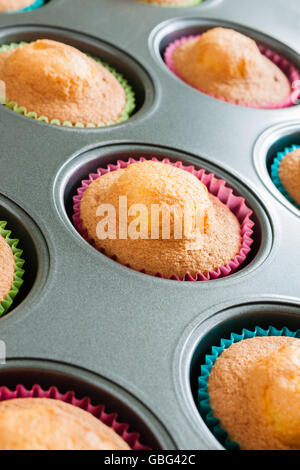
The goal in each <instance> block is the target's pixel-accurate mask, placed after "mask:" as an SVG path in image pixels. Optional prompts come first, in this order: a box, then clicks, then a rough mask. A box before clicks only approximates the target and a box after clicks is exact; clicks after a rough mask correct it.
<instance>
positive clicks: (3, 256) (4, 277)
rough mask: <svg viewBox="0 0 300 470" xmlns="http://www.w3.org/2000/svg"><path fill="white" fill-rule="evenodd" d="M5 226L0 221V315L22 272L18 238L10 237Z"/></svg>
mask: <svg viewBox="0 0 300 470" xmlns="http://www.w3.org/2000/svg"><path fill="white" fill-rule="evenodd" d="M5 227H6V222H4V221H0V317H1V315H3V314H4V313H6V312H7V310H8V309H9V308H10V307H11V305H12V303H13V299H14V298H15V296H16V295H17V293H18V292H19V288H20V287H21V285H22V284H23V280H22V276H23V274H24V271H23V269H22V266H23V265H24V260H23V259H22V258H21V255H22V251H21V250H19V249H18V248H17V245H18V242H19V240H17V239H12V238H10V235H11V232H10V231H9V230H6V228H5Z"/></svg>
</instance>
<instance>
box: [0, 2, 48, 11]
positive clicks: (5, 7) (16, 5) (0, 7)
mask: <svg viewBox="0 0 300 470" xmlns="http://www.w3.org/2000/svg"><path fill="white" fill-rule="evenodd" d="M35 3H37V0H0V13H4V12H6V11H9V12H11V11H16V10H23V9H24V8H27V7H32V6H34V4H35ZM38 3H39V4H40V5H41V4H42V3H43V2H41V1H40V0H38ZM40 5H39V6H40Z"/></svg>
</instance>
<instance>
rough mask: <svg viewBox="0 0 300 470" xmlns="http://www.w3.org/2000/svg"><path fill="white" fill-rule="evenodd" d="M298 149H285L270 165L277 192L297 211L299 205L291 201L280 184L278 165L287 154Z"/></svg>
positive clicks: (299, 147)
mask: <svg viewBox="0 0 300 470" xmlns="http://www.w3.org/2000/svg"><path fill="white" fill-rule="evenodd" d="M297 149H300V145H293V146H292V147H286V148H285V149H284V150H283V151H282V152H278V153H277V156H276V157H275V158H274V160H273V163H272V165H271V178H272V181H273V183H274V184H275V186H276V188H277V189H278V191H280V192H281V194H282V195H283V196H284V197H285V198H286V199H287V200H288V201H289V202H291V203H292V204H293V205H294V206H295V207H297V209H299V210H300V204H297V202H296V201H295V199H293V198H292V197H291V196H290V195H289V193H288V191H287V190H286V189H285V187H284V186H283V184H282V181H281V179H280V176H279V165H280V163H281V160H282V159H283V158H284V157H285V156H286V155H287V154H288V153H291V152H293V151H294V150H297Z"/></svg>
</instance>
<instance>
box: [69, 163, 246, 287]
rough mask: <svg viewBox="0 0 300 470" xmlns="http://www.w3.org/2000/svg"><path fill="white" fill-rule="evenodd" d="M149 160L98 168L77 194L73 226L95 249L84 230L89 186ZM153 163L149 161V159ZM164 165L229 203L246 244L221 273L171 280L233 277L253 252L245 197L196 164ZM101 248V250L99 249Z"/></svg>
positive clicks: (217, 271) (220, 270) (219, 271)
mask: <svg viewBox="0 0 300 470" xmlns="http://www.w3.org/2000/svg"><path fill="white" fill-rule="evenodd" d="M146 160H147V159H146V158H144V157H140V158H139V159H138V160H135V159H134V158H129V160H128V161H127V162H124V161H123V160H118V161H117V164H115V165H113V164H109V165H107V168H98V169H97V172H96V173H91V174H90V175H89V179H88V180H83V181H82V182H81V187H80V188H78V189H77V193H78V194H77V195H76V196H74V197H73V203H74V205H73V209H74V214H73V224H74V226H75V228H76V230H77V231H78V232H79V233H80V235H81V236H82V237H83V238H84V239H85V240H86V241H87V242H88V243H89V244H90V245H92V246H94V247H95V245H94V243H93V241H92V240H90V238H89V236H88V233H87V230H86V229H85V228H84V227H83V223H82V220H81V218H80V202H81V199H82V196H83V193H84V191H85V190H86V188H87V187H88V186H89V184H90V183H91V182H92V181H94V180H95V179H97V178H99V177H101V176H102V175H104V174H106V173H108V172H110V171H115V170H118V169H121V168H127V166H129V165H131V164H132V163H137V162H143V161H146ZM148 160H149V159H148ZM151 160H152V161H155V162H159V161H160V160H158V159H157V158H152V159H151ZM162 163H165V164H168V165H173V166H175V167H177V168H180V169H182V170H185V171H188V172H189V173H192V174H193V175H195V176H196V177H197V178H198V179H199V180H200V181H201V182H202V183H204V184H205V185H206V187H207V189H208V191H209V192H210V193H211V194H212V195H214V196H216V197H218V199H219V200H220V201H221V202H222V203H223V204H226V205H227V206H228V207H229V209H230V210H231V211H232V212H233V213H234V214H235V216H236V217H237V219H238V220H239V222H240V225H241V237H242V244H241V248H240V251H239V253H238V254H237V255H236V256H235V258H234V259H233V260H232V261H229V263H227V264H226V265H225V266H220V267H219V268H218V269H217V270H212V271H209V272H207V273H206V274H203V273H200V272H199V273H197V274H196V276H195V277H193V276H191V274H189V273H187V274H186V275H185V276H183V278H181V279H180V278H179V277H178V276H177V275H176V274H174V275H172V276H170V277H169V278H168V279H170V280H176V281H193V282H195V281H209V280H213V279H218V278H223V277H226V276H228V275H229V274H232V273H234V272H235V271H236V270H237V269H238V268H239V267H240V265H241V264H242V263H243V262H244V261H245V259H246V257H247V255H248V254H249V252H250V250H251V245H252V243H253V239H252V235H253V230H252V229H253V226H254V222H253V220H251V215H252V214H253V212H252V210H251V209H249V208H248V207H247V205H246V202H245V199H244V198H243V197H241V196H235V195H234V194H233V190H232V189H231V188H229V187H228V186H227V185H226V182H225V181H224V180H222V179H218V178H216V177H215V175H214V174H213V173H207V172H206V171H205V170H204V169H199V170H196V169H195V167H194V166H193V165H189V166H185V165H183V163H182V162H181V161H177V162H175V163H172V162H171V161H170V160H169V159H167V158H165V159H163V160H162ZM96 249H97V248H96ZM99 251H100V252H101V253H103V254H105V251H104V250H99ZM110 258H111V259H113V260H114V261H117V259H116V257H114V256H112V257H110ZM126 266H127V267H129V268H130V267H131V266H130V265H129V264H126ZM140 272H142V273H144V274H147V272H146V270H141V271H140ZM155 277H160V278H163V277H164V276H163V275H162V274H161V273H157V274H155Z"/></svg>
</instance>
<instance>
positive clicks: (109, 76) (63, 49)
mask: <svg viewBox="0 0 300 470" xmlns="http://www.w3.org/2000/svg"><path fill="white" fill-rule="evenodd" d="M115 75H117V74H116V73H115V72H114V73H112V72H111V71H110V70H108V68H106V67H105V66H103V65H102V64H101V63H99V62H98V61H96V60H94V59H93V58H91V57H88V56H87V55H86V54H84V53H82V52H80V51H79V50H77V49H75V48H74V47H71V46H69V45H66V44H62V43H59V42H56V41H51V40H38V41H35V42H33V43H30V44H25V45H21V46H19V47H17V48H16V49H12V48H9V49H8V50H4V51H3V52H1V53H0V80H2V81H3V82H4V83H5V85H6V98H7V101H8V103H11V102H12V103H17V105H18V106H19V107H21V108H22V109H25V110H26V112H27V113H29V114H30V113H31V114H32V113H34V114H35V115H36V116H39V117H40V116H45V117H46V118H47V120H49V121H55V122H54V123H60V122H61V123H65V122H67V123H70V124H71V125H76V123H80V124H81V125H82V126H89V125H90V124H91V125H93V126H97V125H107V124H111V123H117V122H120V121H121V120H125V119H126V118H128V113H130V112H131V111H132V109H133V97H132V96H131V92H129V95H130V96H128V93H127V90H126V89H125V88H126V86H127V84H126V86H125V88H124V87H123V85H122V80H123V79H121V80H118V78H119V77H118V78H116V76H115ZM124 82H125V81H124ZM57 121H58V122H57Z"/></svg>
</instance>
